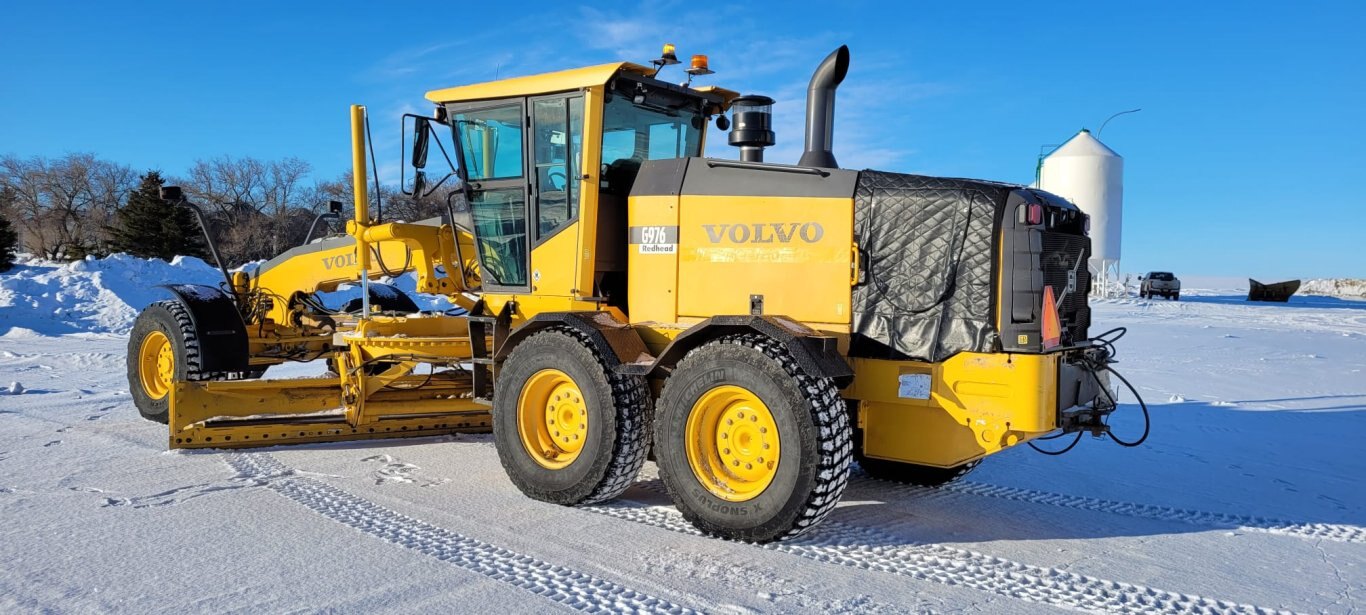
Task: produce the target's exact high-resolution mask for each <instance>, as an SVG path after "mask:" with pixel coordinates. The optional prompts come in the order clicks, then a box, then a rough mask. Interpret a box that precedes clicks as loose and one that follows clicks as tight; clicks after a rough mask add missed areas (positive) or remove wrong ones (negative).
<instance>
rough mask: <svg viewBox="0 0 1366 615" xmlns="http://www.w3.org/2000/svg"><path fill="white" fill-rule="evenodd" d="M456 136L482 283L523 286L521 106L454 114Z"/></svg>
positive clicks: (524, 229)
mask: <svg viewBox="0 0 1366 615" xmlns="http://www.w3.org/2000/svg"><path fill="white" fill-rule="evenodd" d="M453 119H454V124H455V133H456V136H457V137H458V138H459V139H460V145H461V149H462V150H463V152H464V156H463V160H462V163H463V164H464V167H465V172H466V174H467V176H468V177H469V180H470V182H471V183H473V184H476V188H475V190H473V192H472V195H471V199H470V214H471V218H472V220H473V223H474V234H475V237H476V238H477V245H478V247H479V266H480V271H481V274H480V275H481V276H482V277H483V278H484V283H485V284H487V285H491V286H502V287H525V286H526V285H527V259H528V254H527V250H528V247H529V244H528V242H527V211H526V180H525V179H523V177H524V173H523V145H522V144H523V136H524V135H523V129H522V126H523V120H522V105H521V104H512V105H502V106H498V107H490V108H484V109H473V110H468V111H461V112H457V113H455V114H454V115H453Z"/></svg>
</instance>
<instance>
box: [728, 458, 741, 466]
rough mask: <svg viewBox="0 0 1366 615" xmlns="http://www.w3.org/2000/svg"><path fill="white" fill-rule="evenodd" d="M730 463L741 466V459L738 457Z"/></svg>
mask: <svg viewBox="0 0 1366 615" xmlns="http://www.w3.org/2000/svg"><path fill="white" fill-rule="evenodd" d="M730 465H733V466H736V467H739V466H740V460H739V459H736V460H735V461H732V462H730Z"/></svg>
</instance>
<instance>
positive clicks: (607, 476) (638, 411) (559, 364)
mask: <svg viewBox="0 0 1366 615" xmlns="http://www.w3.org/2000/svg"><path fill="white" fill-rule="evenodd" d="M545 368H555V369H559V370H561V371H564V372H566V373H567V374H569V375H570V377H571V378H574V381H575V384H577V385H578V386H579V387H580V390H581V391H582V392H583V393H584V395H585V397H586V398H587V399H589V400H590V402H591V400H594V399H596V400H597V403H596V404H591V405H590V412H594V410H593V406H594V405H595V406H596V412H595V414H599V415H600V416H598V417H596V420H595V417H594V414H590V415H589V421H590V422H589V426H590V427H589V429H590V430H592V431H596V437H597V438H598V442H602V441H603V439H607V438H609V436H610V440H611V441H610V443H609V444H610V446H609V447H602V445H601V444H598V445H597V446H598V447H600V450H601V451H602V452H604V453H606V454H600V455H598V456H597V457H596V458H588V457H583V456H581V457H580V458H579V459H578V460H576V461H575V462H574V463H573V464H571V465H569V466H568V467H566V468H564V469H561V470H548V469H545V468H542V467H540V466H538V465H536V462H535V461H533V460H532V459H531V458H530V456H529V455H527V453H526V449H525V448H524V447H523V446H522V442H521V437H520V435H519V434H518V431H517V407H516V404H517V400H518V397H519V396H520V393H521V387H522V385H523V383H524V382H525V380H526V379H527V378H529V377H530V376H531V375H532V374H534V373H535V372H536V371H539V370H541V369H545ZM576 368H577V369H576ZM573 371H579V372H580V374H579V376H584V375H587V377H583V378H581V377H577V376H576V375H575V374H574V373H573ZM651 402H652V399H651V397H650V389H649V385H648V383H646V381H645V379H644V378H642V377H639V376H625V375H622V374H618V373H616V372H614V371H613V370H612V368H611V366H610V365H609V363H608V362H607V360H606V359H604V358H603V357H602V355H600V354H598V352H597V351H596V350H595V349H594V348H593V345H592V343H591V341H590V340H589V339H588V338H587V337H586V336H584V335H583V334H582V333H579V332H578V331H574V330H572V329H569V328H561V327H557V328H553V329H547V330H545V331H541V332H538V333H536V334H534V335H532V336H531V337H528V338H527V339H525V340H523V341H522V342H521V343H520V344H518V345H517V347H516V348H515V349H513V351H512V353H511V354H509V355H508V357H507V359H506V360H504V361H503V364H502V366H501V367H500V368H499V373H498V378H497V379H496V381H495V382H494V394H493V434H494V442H495V445H496V448H497V450H498V459H499V461H500V462H501V463H502V464H503V469H504V470H505V471H506V472H507V475H508V478H509V479H511V480H512V483H513V484H514V485H516V486H517V488H518V489H520V490H521V491H522V493H524V494H526V495H527V496H528V497H531V498H533V499H536V500H541V501H543V502H551V503H554V504H563V505H566V506H575V505H588V504H596V503H599V502H604V501H607V500H611V499H613V498H616V497H617V496H619V495H621V494H622V492H624V491H626V489H627V488H628V487H630V486H631V484H632V483H634V482H635V480H636V476H637V475H639V474H640V468H641V466H643V465H644V464H645V453H646V449H647V448H648V440H649V438H648V424H647V423H646V420H647V418H648V417H649V416H650V415H651V414H652V412H651V409H650V404H651ZM609 410H610V414H611V421H610V423H604V422H603V421H602V420H601V419H602V416H601V414H602V413H606V412H607V411H609ZM594 425H601V426H602V427H603V428H605V430H604V431H598V430H596V429H594ZM594 436H595V434H593V433H590V435H589V437H590V438H593V437H594ZM584 446H585V449H587V448H588V447H589V443H585V445H584ZM584 452H585V453H586V452H587V450H585V451H584ZM581 455H582V454H581ZM585 461H587V462H588V463H589V465H588V466H587V467H586V470H585V469H583V468H581V466H582V463H583V462H585ZM570 470H575V471H576V472H580V473H582V475H583V476H582V479H581V480H578V481H576V482H574V483H573V484H571V485H568V486H567V487H561V488H555V487H552V486H549V485H547V484H546V481H545V480H544V479H545V478H546V477H548V476H549V475H550V473H558V472H568V471H570Z"/></svg>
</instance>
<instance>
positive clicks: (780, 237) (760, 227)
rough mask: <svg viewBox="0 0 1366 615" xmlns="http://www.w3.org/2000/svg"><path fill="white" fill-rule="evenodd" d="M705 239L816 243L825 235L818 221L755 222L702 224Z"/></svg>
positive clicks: (715, 241) (735, 241) (714, 241)
mask: <svg viewBox="0 0 1366 615" xmlns="http://www.w3.org/2000/svg"><path fill="white" fill-rule="evenodd" d="M702 228H703V229H705V230H706V231H707V239H710V240H711V242H712V243H721V240H723V239H729V240H730V241H731V242H732V243H792V242H793V241H794V240H801V241H804V242H806V243H816V242H818V241H820V240H821V237H824V236H825V227H822V226H821V224H820V223H819V222H755V223H753V224H703V225H702Z"/></svg>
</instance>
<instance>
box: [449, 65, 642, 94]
mask: <svg viewBox="0 0 1366 615" xmlns="http://www.w3.org/2000/svg"><path fill="white" fill-rule="evenodd" d="M619 71H624V72H628V73H635V74H637V75H641V76H645V77H648V76H650V75H652V74H654V72H655V71H654V69H653V68H647V67H644V66H641V65H639V64H632V63H630V62H612V63H610V64H599V65H597V66H587V67H584V68H574V69H570V70H562V71H558V72H554V73H542V74H539V75H528V76H526V77H513V78H511V79H501V80H499V81H489V82H486V83H475V84H472V85H460V86H456V87H453V88H445V89H441V90H432V91H430V92H427V100H430V101H432V102H434V103H449V102H460V101H467V100H486V99H490V98H510V97H514V96H535V95H537V94H550V93H553V92H567V91H572V90H579V89H583V88H587V87H592V86H595V85H603V84H605V83H607V82H608V81H609V80H611V79H612V77H613V76H614V75H616V74H617V73H618V72H619Z"/></svg>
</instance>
